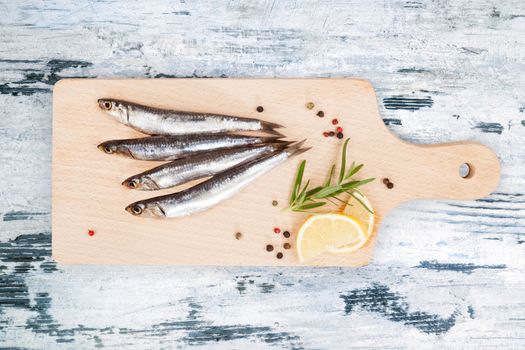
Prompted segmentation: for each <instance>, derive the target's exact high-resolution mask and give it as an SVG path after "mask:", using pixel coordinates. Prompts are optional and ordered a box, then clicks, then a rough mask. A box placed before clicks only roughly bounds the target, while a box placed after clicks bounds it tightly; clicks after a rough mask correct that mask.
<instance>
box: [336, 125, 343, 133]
mask: <svg viewBox="0 0 525 350" xmlns="http://www.w3.org/2000/svg"><path fill="white" fill-rule="evenodd" d="M335 131H337V132H343V128H342V127H340V126H338V127H337V129H335Z"/></svg>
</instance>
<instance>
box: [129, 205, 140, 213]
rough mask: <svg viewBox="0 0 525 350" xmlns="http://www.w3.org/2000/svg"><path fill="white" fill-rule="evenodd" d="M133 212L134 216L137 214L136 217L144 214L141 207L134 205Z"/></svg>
mask: <svg viewBox="0 0 525 350" xmlns="http://www.w3.org/2000/svg"><path fill="white" fill-rule="evenodd" d="M131 211H132V212H133V214H135V215H140V214H142V208H141V207H140V206H139V205H134V206H133V208H131Z"/></svg>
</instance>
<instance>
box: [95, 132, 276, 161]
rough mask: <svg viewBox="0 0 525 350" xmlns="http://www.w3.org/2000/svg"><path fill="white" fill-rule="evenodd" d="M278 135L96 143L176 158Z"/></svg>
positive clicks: (108, 149) (136, 154)
mask: <svg viewBox="0 0 525 350" xmlns="http://www.w3.org/2000/svg"><path fill="white" fill-rule="evenodd" d="M277 139H279V137H277V136H269V137H258V136H243V135H221V134H211V135H182V136H149V137H142V138H137V139H125V140H111V141H106V142H103V143H101V144H100V145H98V146H97V147H98V148H99V149H100V150H101V151H103V152H105V153H108V154H120V155H123V156H125V157H128V158H133V159H139V160H175V159H178V158H184V157H187V156H189V155H191V154H195V153H198V152H203V151H211V150H218V149H228V148H234V147H240V146H248V145H257V144H263V143H269V142H275V141H276V140H277Z"/></svg>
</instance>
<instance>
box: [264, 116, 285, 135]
mask: <svg viewBox="0 0 525 350" xmlns="http://www.w3.org/2000/svg"><path fill="white" fill-rule="evenodd" d="M261 126H262V128H261V131H263V132H265V133H267V134H271V135H276V136H281V137H284V135H283V134H282V133H280V132H279V131H276V130H274V129H279V128H284V126H282V125H281V124H277V123H271V122H266V121H264V120H261Z"/></svg>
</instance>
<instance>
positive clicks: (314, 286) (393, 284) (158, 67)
mask: <svg viewBox="0 0 525 350" xmlns="http://www.w3.org/2000/svg"><path fill="white" fill-rule="evenodd" d="M0 8H1V10H2V16H1V17H0V43H1V44H0V69H1V72H2V74H0V135H1V136H2V137H1V138H0V146H1V149H2V152H0V161H1V162H0V164H1V165H0V175H1V176H2V179H3V180H4V182H3V186H1V187H0V198H1V199H2V200H1V201H0V213H1V220H0V343H1V346H2V347H6V348H9V347H16V348H30V349H71V348H75V349H81V348H85V349H92V348H93V347H97V348H100V347H102V348H110V349H111V348H119V349H136V348H197V349H205V348H213V349H232V348H251V349H291V348H295V349H301V348H302V349H352V348H359V349H367V348H369V349H378V348H381V349H427V348H439V349H456V348H460V349H479V348H487V349H501V348H505V349H521V348H523V347H525V339H524V338H525V336H524V325H525V321H524V319H525V304H524V303H523V295H525V283H524V281H525V277H524V276H525V269H524V266H525V254H524V252H525V251H524V249H525V244H524V242H525V235H524V227H525V224H524V219H525V195H524V194H523V192H524V191H523V189H524V185H523V172H524V169H525V162H524V159H525V114H524V113H525V96H524V92H525V82H524V81H523V74H522V73H523V71H524V70H525V63H524V62H525V61H524V60H523V52H525V42H524V38H525V4H524V3H523V2H522V1H519V0H514V1H513V0H509V1H500V2H493V1H487V0H480V1H450V0H445V1H436V2H417V1H392V2H362V1H347V2H339V1H326V2H319V1H301V2H288V1H287V2H273V1H250V2H247V1H230V2H228V3H227V4H224V3H222V4H218V3H217V2H211V1H199V2H188V1H186V2H180V3H174V2H169V3H168V2H163V1H154V2H148V3H147V4H146V3H143V2H142V3H140V2H122V1H86V2H69V1H62V0H57V1H53V2H47V1H46V2H36V1H34V2H30V1H27V2H24V3H21V2H19V1H0ZM66 77H99V78H102V77H120V78H122V77H129V78H136V77H143V78H148V77H281V78H284V77H312V78H313V77H366V78H367V79H368V80H370V81H371V82H372V84H373V85H374V87H375V88H376V92H377V95H378V101H379V102H380V104H379V110H380V115H381V116H382V117H383V121H384V123H385V124H386V125H387V127H388V128H389V129H390V130H391V131H392V132H394V133H395V134H396V135H398V136H399V137H401V138H402V139H403V140H406V141H409V142H412V143H418V144H428V143H444V142H454V141H459V140H471V141H476V142H480V143H482V144H485V145H487V146H489V147H490V148H491V149H494V150H495V151H496V153H497V154H498V156H499V158H500V160H501V175H502V178H501V183H500V185H499V187H498V190H497V192H496V193H493V194H492V195H491V196H490V197H488V198H484V199H481V200H476V201H462V202H457V201H448V200H444V201H416V202H409V203H406V204H404V205H401V206H400V207H398V208H397V209H395V210H394V211H393V212H392V213H391V215H388V216H387V217H385V218H384V220H383V224H382V228H381V230H380V231H379V232H378V238H379V239H378V243H377V245H376V250H375V253H374V261H373V263H372V264H370V265H368V266H367V267H364V268H360V269H345V268H321V269H311V268H294V269H289V268H232V267H229V268H210V267H199V268H188V267H164V266H143V267H132V268H129V267H120V266H119V267H115V266H113V267H100V266H67V267H62V266H57V265H56V263H55V262H54V261H52V259H51V233H50V230H51V217H50V210H51V200H50V198H51V140H52V138H51V132H52V131H51V130H52V107H51V106H52V95H51V91H52V87H53V85H54V83H55V82H56V81H57V80H59V79H62V78H66Z"/></svg>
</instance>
